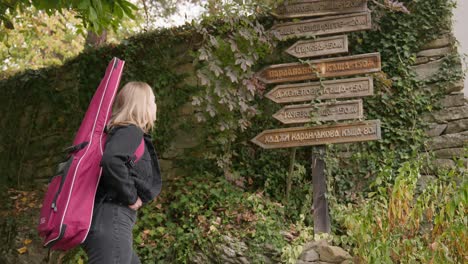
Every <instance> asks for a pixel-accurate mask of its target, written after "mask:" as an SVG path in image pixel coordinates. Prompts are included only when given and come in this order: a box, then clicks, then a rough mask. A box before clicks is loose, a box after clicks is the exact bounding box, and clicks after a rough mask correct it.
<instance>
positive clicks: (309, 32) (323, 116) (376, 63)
mask: <svg viewBox="0 0 468 264" xmlns="http://www.w3.org/2000/svg"><path fill="white" fill-rule="evenodd" d="M343 14H344V15H343ZM273 15H274V16H276V17H277V18H280V19H283V18H285V19H291V18H302V17H315V16H324V17H320V18H313V19H308V20H302V21H298V22H296V21H295V22H287V23H280V24H276V25H275V26H273V27H272V28H271V31H272V32H273V33H275V34H276V36H278V37H279V38H280V39H288V38H298V37H315V36H321V35H332V34H339V33H344V32H352V31H358V30H367V29H370V28H371V27H372V24H371V14H370V12H368V9H367V0H295V1H292V2H289V1H288V2H286V3H285V4H283V5H282V6H280V7H279V8H278V9H277V10H275V12H274V13H273ZM328 15H332V16H328ZM286 52H287V53H288V54H290V55H291V56H294V57H296V58H309V57H319V56H327V55H334V54H340V53H347V52H348V38H347V36H346V35H339V36H327V37H324V38H319V39H308V40H301V41H298V42H296V43H295V44H294V45H293V46H291V47H290V48H288V49H287V50H286ZM379 71H381V60H380V54H379V53H369V54H361V55H354V56H344V57H333V58H326V59H318V60H309V61H305V62H304V63H285V64H277V65H270V66H268V67H265V68H263V69H262V70H261V71H259V72H258V73H257V74H256V77H257V79H259V80H260V81H262V82H264V83H266V84H274V83H285V82H298V81H306V80H319V79H320V80H321V79H322V78H330V77H345V76H350V75H356V74H367V73H374V72H379ZM373 93H374V85H373V79H372V77H358V78H347V79H339V80H325V81H321V82H306V83H292V84H291V83H288V84H281V85H277V86H275V87H274V88H273V89H272V90H271V91H269V92H268V93H267V94H266V97H267V98H268V99H270V100H272V101H274V102H276V103H280V104H283V103H295V102H307V101H308V102H311V101H313V100H316V99H319V100H327V99H345V98H358V97H365V96H370V95H373ZM273 117H274V118H276V119H277V120H279V121H280V122H281V123H283V124H298V123H308V122H310V121H321V122H326V121H339V120H348V119H362V118H363V104H362V100H361V99H358V100H350V101H337V102H328V103H319V104H310V103H309V104H302V105H288V106H285V107H283V108H282V109H281V110H279V111H278V112H277V113H275V114H274V115H273ZM379 139H381V127H380V121H379V120H369V121H354V122H350V123H338V124H326V125H319V126H311V127H306V126H302V127H288V128H279V129H271V130H265V131H263V132H262V133H260V134H259V135H257V136H256V137H255V138H253V139H252V142H253V143H255V144H257V145H259V146H260V147H262V148H264V149H276V148H293V151H292V153H291V154H292V155H291V159H294V156H295V148H296V147H303V146H315V147H313V148H312V158H311V169H312V184H313V217H314V232H315V233H316V234H318V233H329V232H330V230H331V228H330V226H331V224H330V216H329V213H328V204H327V199H326V186H327V184H326V179H325V167H326V164H325V161H324V156H325V153H326V148H325V145H326V144H339V143H352V142H364V141H371V140H379ZM292 162H293V161H291V166H292ZM291 168H293V167H290V170H292V169H291ZM290 173H291V171H290ZM287 182H288V184H287V190H290V181H289V180H288V181H287Z"/></svg>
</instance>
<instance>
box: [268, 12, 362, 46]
mask: <svg viewBox="0 0 468 264" xmlns="http://www.w3.org/2000/svg"><path fill="white" fill-rule="evenodd" d="M370 28H371V15H370V12H362V13H356V14H349V15H341V16H331V17H323V18H314V19H309V20H303V21H300V22H288V23H281V24H277V25H275V26H273V27H272V28H271V30H272V31H273V32H274V33H277V34H278V37H279V38H280V39H286V38H291V37H295V38H297V37H313V36H321V35H330V34H337V33H344V32H352V31H359V30H365V29H370Z"/></svg>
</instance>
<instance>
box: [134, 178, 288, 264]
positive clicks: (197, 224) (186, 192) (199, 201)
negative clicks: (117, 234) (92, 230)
mask: <svg viewBox="0 0 468 264" xmlns="http://www.w3.org/2000/svg"><path fill="white" fill-rule="evenodd" d="M170 181H171V182H170V183H167V185H166V186H167V188H169V189H166V191H165V192H163V194H162V196H161V197H158V199H157V201H156V202H153V203H152V204H149V205H148V206H146V207H143V208H142V210H141V211H140V212H139V214H140V215H139V218H138V222H137V226H136V228H135V230H134V231H135V232H134V235H135V246H136V248H137V251H138V255H139V256H140V258H141V260H142V263H154V262H155V261H156V262H158V263H189V262H190V260H191V259H192V258H193V257H194V256H195V253H196V252H197V251H202V252H204V251H206V250H207V249H208V248H216V245H217V244H220V243H223V242H222V238H223V236H225V235H228V236H230V237H232V238H236V239H239V240H244V239H249V243H250V250H251V252H246V254H254V253H255V249H256V248H257V250H261V249H262V246H263V245H264V244H265V243H268V244H272V245H274V246H275V247H276V248H281V247H282V246H284V245H285V243H286V241H285V240H284V238H283V237H282V235H281V234H280V231H281V230H282V229H283V228H284V226H283V225H282V222H283V221H282V219H281V216H282V206H281V205H280V204H277V203H272V202H270V201H268V200H267V199H265V197H263V195H262V194H261V193H252V194H250V193H245V192H243V191H241V190H239V189H237V188H235V187H233V186H232V185H231V184H230V183H228V182H227V181H225V180H224V179H223V178H221V177H217V176H215V175H210V174H197V175H192V177H190V178H187V177H184V178H179V177H177V178H173V179H170ZM228 246H232V245H228ZM259 252H261V251H259ZM204 253H206V254H207V255H211V252H204Z"/></svg>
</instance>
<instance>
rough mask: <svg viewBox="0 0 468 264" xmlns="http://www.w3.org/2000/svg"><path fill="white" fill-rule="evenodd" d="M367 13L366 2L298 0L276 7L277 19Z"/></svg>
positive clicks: (353, 0)
mask: <svg viewBox="0 0 468 264" xmlns="http://www.w3.org/2000/svg"><path fill="white" fill-rule="evenodd" d="M364 11H367V0H299V1H289V3H287V4H283V5H281V6H280V7H278V8H277V9H276V10H275V11H274V12H272V15H273V16H275V17H277V18H280V19H281V18H299V17H311V16H323V15H336V14H346V13H357V12H364Z"/></svg>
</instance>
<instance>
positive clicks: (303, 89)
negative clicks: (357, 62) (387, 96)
mask: <svg viewBox="0 0 468 264" xmlns="http://www.w3.org/2000/svg"><path fill="white" fill-rule="evenodd" d="M373 94H374V82H373V79H372V77H359V78H351V79H341V80H332V81H323V82H309V83H296V84H283V85H277V86H276V87H275V88H273V89H272V90H271V91H269V92H268V93H267V94H266V95H265V96H266V97H267V98H268V99H270V100H272V101H273V102H275V103H280V104H282V103H294V102H306V101H312V100H315V99H320V100H326V99H342V98H356V97H365V96H371V95H373Z"/></svg>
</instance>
